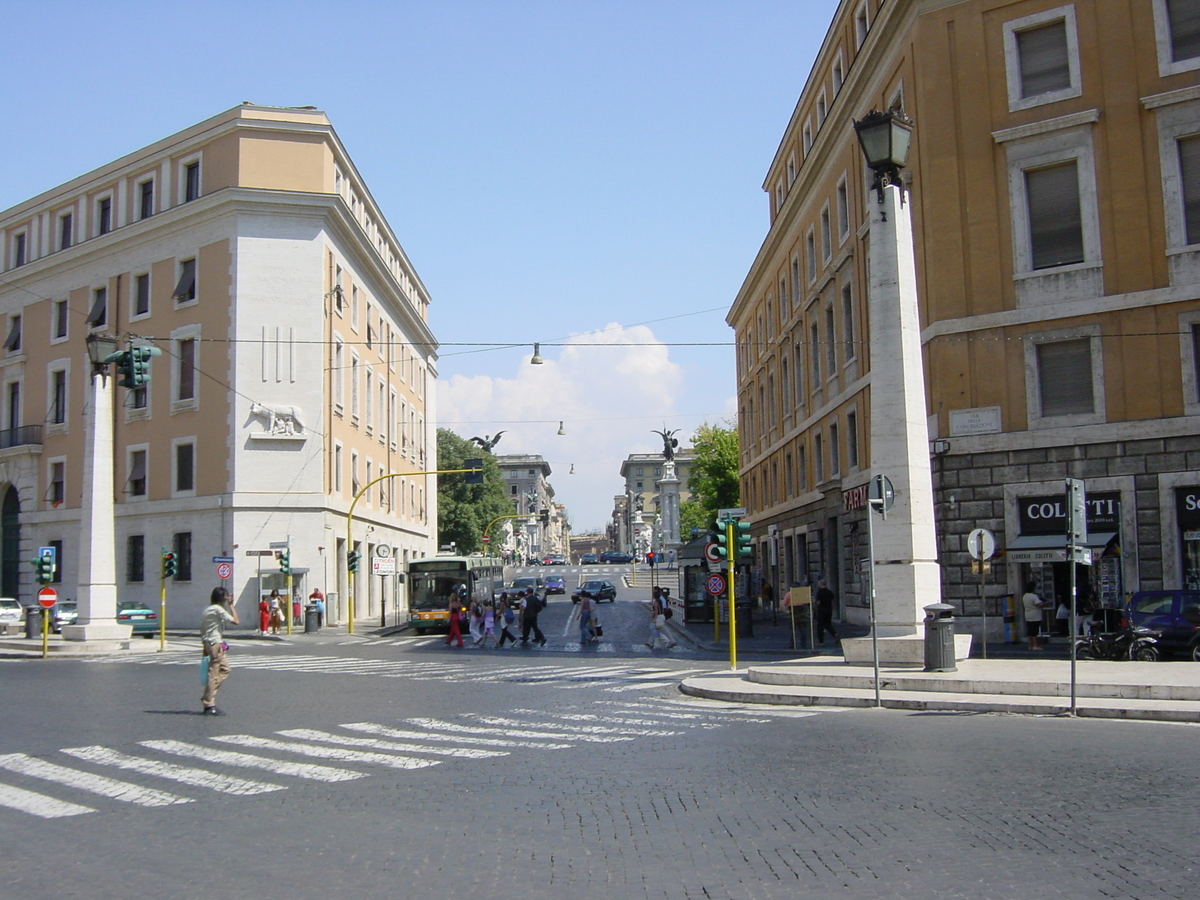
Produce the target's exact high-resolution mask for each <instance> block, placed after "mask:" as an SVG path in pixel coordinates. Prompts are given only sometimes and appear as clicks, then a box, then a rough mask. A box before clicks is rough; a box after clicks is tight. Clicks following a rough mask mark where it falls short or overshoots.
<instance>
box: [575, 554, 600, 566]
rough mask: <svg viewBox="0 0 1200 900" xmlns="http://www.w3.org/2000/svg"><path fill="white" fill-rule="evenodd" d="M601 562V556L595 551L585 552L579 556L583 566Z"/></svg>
mask: <svg viewBox="0 0 1200 900" xmlns="http://www.w3.org/2000/svg"><path fill="white" fill-rule="evenodd" d="M599 562H600V557H598V556H597V555H596V554H595V553H585V554H583V556H581V557H579V564H580V565H581V566H595V565H598V564H599Z"/></svg>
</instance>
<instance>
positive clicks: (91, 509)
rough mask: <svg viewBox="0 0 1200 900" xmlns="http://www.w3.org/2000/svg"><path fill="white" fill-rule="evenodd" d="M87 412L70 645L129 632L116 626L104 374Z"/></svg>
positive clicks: (108, 390)
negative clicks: (76, 587)
mask: <svg viewBox="0 0 1200 900" xmlns="http://www.w3.org/2000/svg"><path fill="white" fill-rule="evenodd" d="M91 401H92V402H91V408H90V409H89V411H88V416H87V425H86V428H85V435H84V452H85V453H86V454H87V457H86V458H85V460H84V466H83V510H82V516H81V519H80V529H79V591H78V594H77V595H76V604H77V605H78V608H79V618H78V619H77V621H76V624H74V625H65V626H63V630H62V633H63V639H64V640H68V641H123V640H126V641H127V640H128V639H129V637H130V633H131V631H132V628H131V626H129V625H118V624H117V550H116V544H117V538H116V526H115V521H114V517H113V429H112V413H113V389H112V381H111V379H110V378H109V377H108V375H107V374H105V373H95V372H94V373H93V374H92V397H91Z"/></svg>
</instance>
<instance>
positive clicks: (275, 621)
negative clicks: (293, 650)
mask: <svg viewBox="0 0 1200 900" xmlns="http://www.w3.org/2000/svg"><path fill="white" fill-rule="evenodd" d="M270 610H271V634H279V626H280V625H282V624H283V601H282V600H281V599H280V597H279V591H278V590H274V591H271V602H270Z"/></svg>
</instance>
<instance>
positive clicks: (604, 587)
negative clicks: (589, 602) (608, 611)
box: [571, 581, 617, 603]
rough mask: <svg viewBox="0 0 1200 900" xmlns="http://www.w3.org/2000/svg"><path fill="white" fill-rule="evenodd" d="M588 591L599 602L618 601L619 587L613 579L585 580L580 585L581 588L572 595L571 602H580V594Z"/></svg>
mask: <svg viewBox="0 0 1200 900" xmlns="http://www.w3.org/2000/svg"><path fill="white" fill-rule="evenodd" d="M584 591H587V592H588V593H589V594H591V595H592V599H593V600H595V601H596V602H597V603H601V602H603V601H605V600H607V601H608V602H609V603H616V602H617V589H616V586H614V585H613V583H612V582H611V581H585V582H584V583H583V584H581V585H580V586H579V590H577V591H576V592H575V593H573V594H572V595H571V602H572V603H578V602H579V595H580V594H582V593H583V592H584Z"/></svg>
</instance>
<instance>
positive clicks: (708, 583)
mask: <svg viewBox="0 0 1200 900" xmlns="http://www.w3.org/2000/svg"><path fill="white" fill-rule="evenodd" d="M704 589H705V590H706V591H708V592H709V593H710V594H712V595H713V596H714V597H716V596H717V595H718V594H723V593H725V576H724V575H720V574H713V575H709V576H708V578H706V579H705V581H704Z"/></svg>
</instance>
